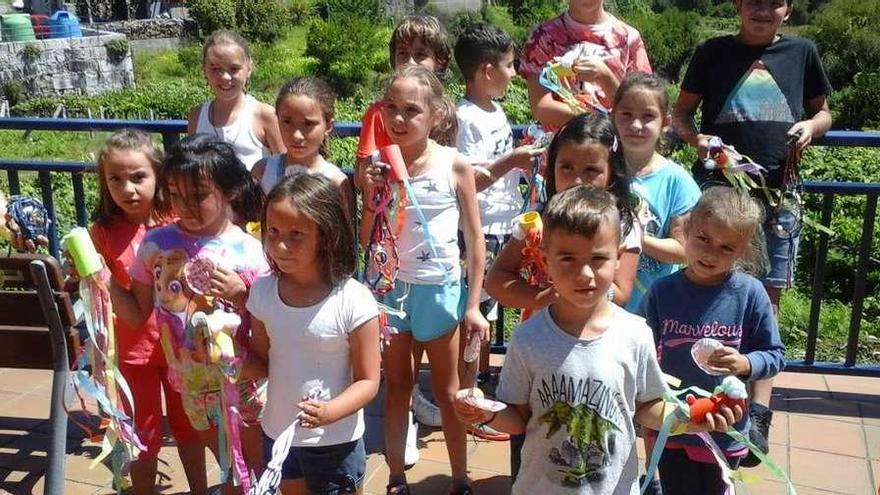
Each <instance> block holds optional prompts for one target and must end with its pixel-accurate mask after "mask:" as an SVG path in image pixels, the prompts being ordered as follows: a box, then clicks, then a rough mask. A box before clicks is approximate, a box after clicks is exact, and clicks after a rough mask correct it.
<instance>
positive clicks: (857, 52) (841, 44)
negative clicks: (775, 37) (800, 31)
mask: <svg viewBox="0 0 880 495" xmlns="http://www.w3.org/2000/svg"><path fill="white" fill-rule="evenodd" d="M877 26H880V0H831V1H830V2H828V3H827V4H825V5H824V6H823V7H822V9H821V10H820V11H819V13H818V14H816V16H815V17H814V18H813V20H812V25H811V26H809V27H808V28H807V29H805V31H804V34H805V35H806V36H808V37H810V38H812V39H813V41H815V42H816V45H817V46H818V47H819V53H820V54H821V56H822V62H823V63H824V65H825V68H826V70H827V71H828V75H829V77H830V78H831V84H832V85H833V86H834V87H835V88H842V87H844V86H846V85H848V84H850V83H852V81H853V80H854V79H855V75H856V74H858V73H859V72H876V71H877V68H878V67H880V37H878V35H877Z"/></svg>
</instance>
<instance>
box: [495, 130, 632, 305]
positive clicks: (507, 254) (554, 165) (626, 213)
mask: <svg viewBox="0 0 880 495" xmlns="http://www.w3.org/2000/svg"><path fill="white" fill-rule="evenodd" d="M618 148H619V145H618V141H617V137H616V135H615V132H614V127H613V125H612V123H611V120H610V119H609V118H608V117H607V116H605V115H602V114H583V115H578V116H577V117H574V118H573V119H571V121H569V122H568V123H567V124H565V126H564V127H563V128H562V129H560V130H559V132H557V133H556V134H555V135H554V137H553V141H552V142H551V143H550V146H549V147H548V149H547V171H546V188H547V197H548V200H549V199H550V198H552V197H553V196H554V195H555V194H556V193H557V192H560V191H565V190H567V189H569V188H570V187H573V186H576V185H579V184H589V185H593V186H596V187H601V188H603V189H608V190H609V191H611V192H612V193H613V194H614V196H615V197H616V198H617V202H618V209H619V210H620V212H621V227H622V228H621V233H622V235H621V238H622V244H621V249H622V252H621V255H620V261H619V263H620V264H619V266H618V269H617V271H616V272H615V275H614V283H613V284H612V286H611V293H613V298H612V300H613V301H614V302H615V303H617V304H618V305H621V306H622V305H624V304H626V302H627V300H628V299H629V297H630V293H631V292H632V287H633V281H634V279H635V273H636V266H637V265H638V261H639V252H640V250H641V246H640V242H639V237H640V234H641V233H640V231H639V229H638V225H637V224H636V222H634V221H633V220H632V211H633V209H632V206H631V199H630V198H631V193H630V177H629V175H628V174H627V173H626V169H625V167H624V165H623V162H622V160H621V156H620V155H621V154H620V151H619V149H618ZM524 246H525V243H524V241H523V240H522V239H517V238H516V237H512V238H511V239H510V241H508V243H507V244H505V245H504V248H503V249H502V250H501V253H499V255H498V257H497V258H496V259H495V263H494V264H493V265H492V267H491V268H490V269H489V274H488V275H487V276H486V292H488V293H489V294H490V295H491V296H492V297H493V298H495V299H497V300H498V302H500V303H501V304H503V305H504V306H508V307H512V308H522V309H540V308H544V307H546V306H548V305H549V304H550V303H552V302H553V301H554V300H555V299H556V292H555V291H554V290H553V288H552V286H551V287H548V288H544V289H542V288H539V287H535V286H533V285H529V284H528V283H526V281H525V280H523V279H522V277H521V276H520V267H521V266H522V250H523V247H524Z"/></svg>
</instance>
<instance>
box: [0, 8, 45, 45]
mask: <svg viewBox="0 0 880 495" xmlns="http://www.w3.org/2000/svg"><path fill="white" fill-rule="evenodd" d="M0 29H2V32H3V41H34V40H36V39H37V37H36V36H35V35H34V26H33V25H32V24H31V16H29V15H27V14H3V15H2V16H0Z"/></svg>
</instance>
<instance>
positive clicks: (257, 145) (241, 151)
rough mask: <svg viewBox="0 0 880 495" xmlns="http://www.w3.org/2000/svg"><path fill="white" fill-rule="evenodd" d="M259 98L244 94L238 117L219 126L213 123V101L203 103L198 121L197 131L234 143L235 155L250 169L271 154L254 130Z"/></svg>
mask: <svg viewBox="0 0 880 495" xmlns="http://www.w3.org/2000/svg"><path fill="white" fill-rule="evenodd" d="M256 105H257V100H256V98H254V97H253V96H251V95H248V94H246V95H244V105H242V107H241V110H239V112H238V118H236V119H235V121H234V122H231V123H230V124H229V125H227V126H223V127H217V126H215V125H213V124H211V117H210V116H211V102H210V101H209V102H205V103H203V104H202V108H200V109H199V119H198V122H197V123H196V133H198V134H212V135H214V136H217V137H218V138H220V139H221V140H222V141H225V142H227V143H229V144H230V145H232V148H233V149H234V150H235V156H237V157H238V159H239V160H241V163H244V166H245V167H247V169H248V170H250V169H252V168H253V167H254V164H255V163H257V162H258V161H260V160H261V159H262V158H264V157H266V156H268V155H269V150H268V149H267V148H266V147H265V145H263V143H262V142H261V141H260V140H259V139H258V138H257V134H256V133H255V132H254V112H255V107H256Z"/></svg>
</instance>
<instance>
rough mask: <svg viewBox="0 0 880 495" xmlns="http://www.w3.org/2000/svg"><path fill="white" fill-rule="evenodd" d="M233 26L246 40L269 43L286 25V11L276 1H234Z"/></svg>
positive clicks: (276, 37)
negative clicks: (234, 25)
mask: <svg viewBox="0 0 880 495" xmlns="http://www.w3.org/2000/svg"><path fill="white" fill-rule="evenodd" d="M235 24H236V26H237V27H238V31H239V33H241V35H242V36H244V37H245V38H246V39H248V40H251V41H259V42H262V43H271V42H273V41H275V40H276V39H278V37H279V36H280V34H281V32H282V31H283V30H284V28H285V27H286V26H287V24H288V16H287V10H285V8H284V7H282V6H281V4H280V3H278V0H236V2H235Z"/></svg>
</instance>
